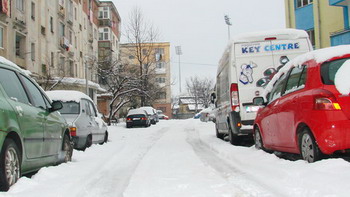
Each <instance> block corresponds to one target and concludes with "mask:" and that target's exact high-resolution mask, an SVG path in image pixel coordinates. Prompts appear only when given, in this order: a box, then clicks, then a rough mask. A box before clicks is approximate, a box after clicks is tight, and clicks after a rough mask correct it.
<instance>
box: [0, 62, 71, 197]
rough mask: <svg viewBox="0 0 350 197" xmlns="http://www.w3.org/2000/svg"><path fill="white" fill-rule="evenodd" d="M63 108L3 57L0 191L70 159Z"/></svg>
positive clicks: (0, 94) (0, 113)
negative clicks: (24, 175) (29, 175)
mask: <svg viewBox="0 0 350 197" xmlns="http://www.w3.org/2000/svg"><path fill="white" fill-rule="evenodd" d="M61 108H62V103H61V102H59V101H54V102H52V101H51V100H50V99H49V98H48V97H47V95H46V94H45V92H44V91H43V90H42V89H41V88H40V87H39V86H38V84H37V83H36V82H35V81H34V80H32V79H31V78H30V76H29V75H28V73H27V72H25V71H23V70H22V69H21V68H19V67H18V66H17V65H15V64H14V63H13V62H10V61H9V60H7V59H5V58H3V57H0V190H2V191H4V190H5V191H6V190H8V189H9V188H10V186H11V185H13V184H15V183H16V182H17V181H18V179H19V178H20V176H21V175H22V174H27V173H30V172H34V171H37V170H38V169H40V168H41V167H44V166H49V165H54V164H58V163H61V162H67V161H70V160H71V158H72V153H73V147H72V145H71V137H70V134H69V129H68V125H67V123H66V121H65V119H64V118H63V117H62V116H61V115H60V113H58V112H57V110H59V109H61Z"/></svg>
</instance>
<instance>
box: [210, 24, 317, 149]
mask: <svg viewBox="0 0 350 197" xmlns="http://www.w3.org/2000/svg"><path fill="white" fill-rule="evenodd" d="M310 50H312V45H311V42H310V40H309V36H308V34H307V33H306V32H305V31H303V30H296V29H283V30H272V31H264V32H252V33H244V34H242V35H238V36H236V37H235V38H233V42H231V43H230V44H229V45H228V46H227V48H226V50H225V52H224V53H223V55H222V58H221V60H220V63H219V67H218V70H217V75H216V91H215V95H213V96H212V97H213V98H216V100H215V101H212V102H213V103H215V106H216V109H215V112H216V114H215V128H216V137H217V138H219V139H224V138H225V136H228V137H229V142H230V143H231V144H233V145H237V144H240V141H241V139H243V138H241V136H249V137H252V136H253V124H254V119H255V117H256V113H257V110H258V109H259V107H257V106H254V105H253V104H252V100H253V98H254V97H255V96H257V95H261V93H262V92H263V91H264V88H265V87H266V85H267V84H268V83H269V82H270V80H271V79H272V77H273V75H274V74H275V73H276V72H277V71H278V70H279V69H280V68H282V67H283V66H284V65H285V64H286V63H287V62H288V61H289V60H290V59H293V58H294V57H296V56H297V55H300V54H304V53H305V52H308V51H310Z"/></svg>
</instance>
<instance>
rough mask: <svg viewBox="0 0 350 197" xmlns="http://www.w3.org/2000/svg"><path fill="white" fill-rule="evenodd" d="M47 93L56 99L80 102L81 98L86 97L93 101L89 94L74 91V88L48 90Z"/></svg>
mask: <svg viewBox="0 0 350 197" xmlns="http://www.w3.org/2000/svg"><path fill="white" fill-rule="evenodd" d="M46 94H47V95H48V96H49V97H50V99H51V100H54V101H58V100H59V101H62V102H69V101H74V102H76V103H80V100H81V99H82V98H84V99H87V100H90V101H91V102H93V101H92V99H91V98H90V97H89V96H88V95H86V94H84V93H82V92H79V91H74V90H53V91H47V92H46Z"/></svg>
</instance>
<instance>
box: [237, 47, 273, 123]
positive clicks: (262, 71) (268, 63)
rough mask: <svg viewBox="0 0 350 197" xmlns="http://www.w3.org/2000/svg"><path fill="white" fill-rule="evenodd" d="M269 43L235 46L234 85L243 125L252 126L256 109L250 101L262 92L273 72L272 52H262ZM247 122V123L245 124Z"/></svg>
mask: <svg viewBox="0 0 350 197" xmlns="http://www.w3.org/2000/svg"><path fill="white" fill-rule="evenodd" d="M270 44H271V42H270V41H262V42H254V43H251V42H249V43H237V44H236V45H235V59H236V64H235V69H236V79H237V81H236V83H237V84H238V94H239V95H238V96H239V102H240V115H241V120H242V124H243V125H247V124H253V122H252V121H253V120H254V119H255V117H256V111H257V108H256V107H255V106H253V104H252V100H253V98H254V97H255V96H258V95H260V94H261V93H262V91H263V90H264V89H263V87H265V85H266V84H267V83H268V82H269V81H270V76H271V74H272V73H273V71H275V67H276V66H275V65H274V59H273V54H272V51H266V50H264V46H268V45H270ZM245 121H248V122H245Z"/></svg>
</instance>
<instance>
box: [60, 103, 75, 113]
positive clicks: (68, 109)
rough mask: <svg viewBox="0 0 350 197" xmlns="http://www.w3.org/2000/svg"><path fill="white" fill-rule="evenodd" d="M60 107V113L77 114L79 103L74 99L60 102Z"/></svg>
mask: <svg viewBox="0 0 350 197" xmlns="http://www.w3.org/2000/svg"><path fill="white" fill-rule="evenodd" d="M62 105H63V107H62V109H60V110H59V111H60V113H61V114H79V112H80V104H79V103H77V102H75V101H68V102H62Z"/></svg>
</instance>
